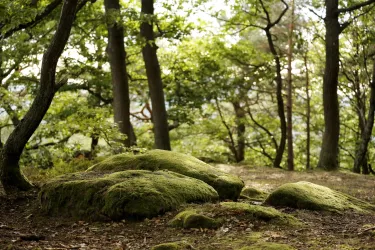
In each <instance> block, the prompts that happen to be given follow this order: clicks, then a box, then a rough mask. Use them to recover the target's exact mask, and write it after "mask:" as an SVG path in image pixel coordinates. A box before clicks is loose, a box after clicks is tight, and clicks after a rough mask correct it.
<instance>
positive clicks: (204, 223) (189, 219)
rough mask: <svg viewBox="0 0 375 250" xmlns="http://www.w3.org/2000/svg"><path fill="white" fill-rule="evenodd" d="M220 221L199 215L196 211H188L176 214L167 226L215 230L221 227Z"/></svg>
mask: <svg viewBox="0 0 375 250" xmlns="http://www.w3.org/2000/svg"><path fill="white" fill-rule="evenodd" d="M221 224H222V223H221V221H220V220H217V219H213V218H210V217H208V216H205V215H203V214H199V213H198V212H197V211H196V210H192V209H188V210H185V211H183V212H181V213H179V214H177V215H176V216H175V217H174V218H173V219H172V220H171V221H170V222H169V225H170V226H173V227H182V228H208V229H216V228H218V227H220V226H221Z"/></svg>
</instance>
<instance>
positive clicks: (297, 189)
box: [265, 181, 375, 212]
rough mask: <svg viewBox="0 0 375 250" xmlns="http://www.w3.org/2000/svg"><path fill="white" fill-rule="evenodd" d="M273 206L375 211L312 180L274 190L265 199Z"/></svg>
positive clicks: (285, 185) (371, 206)
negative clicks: (311, 181)
mask: <svg viewBox="0 0 375 250" xmlns="http://www.w3.org/2000/svg"><path fill="white" fill-rule="evenodd" d="M265 203H266V204H269V205H271V206H285V207H293V208H300V209H309V210H324V211H336V212H338V211H343V210H350V209H353V210H356V211H360V212H365V211H369V210H373V211H375V206H374V205H371V204H369V203H367V202H364V201H361V200H359V199H357V198H354V197H352V196H349V195H346V194H343V193H340V192H337V191H334V190H332V189H330V188H328V187H324V186H320V185H316V184H313V183H310V182H304V181H302V182H297V183H288V184H284V185H282V186H280V187H279V188H277V189H276V190H275V191H274V192H272V193H271V194H270V195H269V196H268V198H267V199H266V201H265Z"/></svg>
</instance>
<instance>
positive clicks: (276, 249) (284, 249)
mask: <svg viewBox="0 0 375 250" xmlns="http://www.w3.org/2000/svg"><path fill="white" fill-rule="evenodd" d="M240 250H294V248H293V247H291V246H289V245H286V244H278V243H272V242H262V243H257V244H254V245H252V246H248V247H243V248H241V249H240Z"/></svg>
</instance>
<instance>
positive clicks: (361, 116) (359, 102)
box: [352, 52, 369, 174]
mask: <svg viewBox="0 0 375 250" xmlns="http://www.w3.org/2000/svg"><path fill="white" fill-rule="evenodd" d="M357 56H359V52H358V53H357ZM353 74H354V79H353V80H352V83H353V85H354V98H355V102H356V108H355V110H356V112H357V116H358V127H359V133H358V143H359V144H358V145H357V150H358V148H359V145H360V143H361V141H362V138H363V136H364V133H365V130H366V122H367V119H366V117H365V114H366V103H365V102H366V97H365V96H364V95H363V94H362V90H361V83H360V77H359V71H358V69H356V70H354V72H353ZM354 160H355V159H354ZM354 166H356V165H355V164H354ZM367 166H368V162H367V155H366V156H365V158H364V159H363V162H362V163H361V165H360V166H357V167H358V168H353V172H355V173H361V169H362V172H363V173H364V174H369V172H368V167H367Z"/></svg>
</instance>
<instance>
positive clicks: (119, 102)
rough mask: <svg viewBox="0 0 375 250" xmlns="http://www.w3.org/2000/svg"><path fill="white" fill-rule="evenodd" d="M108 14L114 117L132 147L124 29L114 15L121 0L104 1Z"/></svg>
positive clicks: (117, 12)
mask: <svg viewBox="0 0 375 250" xmlns="http://www.w3.org/2000/svg"><path fill="white" fill-rule="evenodd" d="M104 6H105V11H106V15H107V17H108V19H109V21H108V23H107V28H108V47H107V53H108V58H109V64H110V66H111V75H112V89H113V108H114V119H115V122H116V123H117V124H118V126H119V129H120V132H121V133H123V134H125V135H126V137H127V138H126V140H125V141H124V144H125V146H126V147H130V146H133V145H135V144H136V142H135V137H134V136H133V131H132V125H131V123H130V98H129V80H128V75H127V71H126V51H125V46H124V29H123V27H122V24H121V23H118V22H117V21H116V20H115V18H114V16H116V14H120V2H119V0H105V1H104Z"/></svg>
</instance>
